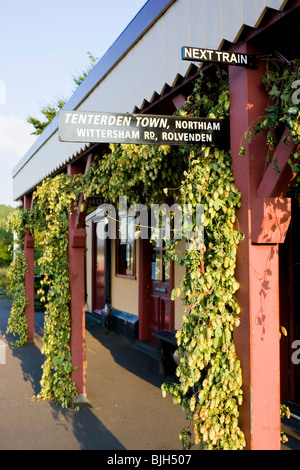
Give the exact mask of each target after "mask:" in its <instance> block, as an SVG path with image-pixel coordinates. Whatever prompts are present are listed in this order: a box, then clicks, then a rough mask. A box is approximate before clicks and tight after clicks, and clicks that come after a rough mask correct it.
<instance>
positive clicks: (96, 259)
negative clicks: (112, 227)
mask: <svg viewBox="0 0 300 470" xmlns="http://www.w3.org/2000/svg"><path fill="white" fill-rule="evenodd" d="M104 225H105V224H104V217H103V218H100V219H97V220H96V221H93V273H92V276H93V311H94V312H98V313H100V312H101V310H102V309H103V308H104V306H105V239H104V237H101V236H98V235H99V234H101V233H103V232H104V230H105V226H104ZM97 234H98V235H97Z"/></svg>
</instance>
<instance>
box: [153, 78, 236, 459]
mask: <svg viewBox="0 0 300 470" xmlns="http://www.w3.org/2000/svg"><path fill="white" fill-rule="evenodd" d="M217 77H218V82H215V83H216V84H215V85H213V84H211V83H210V82H209V85H208V86H205V83H203V81H202V80H199V81H197V83H196V86H195V90H194V93H193V95H192V96H191V97H189V99H188V101H187V105H186V106H185V108H184V109H182V110H181V113H183V114H184V115H191V116H195V115H198V113H199V112H201V114H202V113H203V112H204V111H203V110H205V111H206V114H207V116H208V117H210V118H226V117H227V116H228V112H229V106H230V99H229V91H228V81H227V74H226V72H225V71H224V70H218V71H217ZM216 89H217V90H218V92H217V93H216ZM202 115H203V114H202ZM183 176H184V178H183V180H182V185H181V200H182V201H183V203H186V204H187V203H189V204H191V206H192V208H193V210H194V211H195V209H196V205H197V204H203V205H204V244H203V245H202V246H201V245H200V246H199V240H197V239H196V240H191V244H190V248H189V250H188V251H187V252H186V253H184V254H183V256H182V255H178V253H177V251H176V241H175V242H174V243H173V245H172V246H170V247H169V249H168V256H169V257H170V258H172V259H173V260H174V261H176V262H177V263H179V264H181V265H184V266H185V268H186V274H185V276H184V279H183V281H182V283H181V286H180V288H178V287H177V288H176V289H175V290H174V291H173V298H175V297H177V296H180V295H181V296H182V299H183V302H184V304H185V305H187V312H186V315H185V316H184V317H183V327H182V329H181V330H179V331H178V332H177V341H178V350H177V355H178V361H179V365H178V367H177V371H176V374H177V377H178V379H179V383H176V382H175V383H171V384H167V383H166V384H163V386H162V392H163V396H166V395H167V394H170V395H172V396H173V401H174V403H175V404H180V405H181V406H182V409H183V410H184V412H185V414H186V418H187V420H189V421H190V423H191V424H190V426H189V427H186V428H185V429H183V430H182V432H181V435H180V438H181V440H182V443H183V447H184V448H185V449H188V448H190V447H192V446H193V445H194V444H195V445H197V446H199V447H200V448H201V449H208V450H212V449H231V450H233V449H242V448H243V447H244V446H245V438H244V434H243V432H242V431H241V429H240V428H239V426H238V418H239V411H238V407H239V405H240V404H241V403H242V372H241V365H240V361H239V360H238V358H237V355H236V350H235V346H234V343H233V332H234V328H235V327H237V326H238V325H239V313H240V308H239V306H238V303H237V301H236V299H235V297H234V294H235V292H236V291H237V289H238V288H239V284H238V282H237V281H236V280H235V278H234V270H235V264H236V254H237V247H238V243H239V241H240V239H241V238H242V235H241V234H240V233H239V232H238V231H237V230H236V228H235V223H236V219H235V210H236V208H237V207H240V196H241V195H240V193H239V191H238V190H237V188H236V187H235V186H234V179H233V176H232V170H231V156H230V154H229V152H228V151H226V150H220V149H211V148H208V147H202V148H200V149H193V150H192V151H191V153H190V165H189V168H188V170H187V171H185V172H184V175H183ZM194 230H195V227H194Z"/></svg>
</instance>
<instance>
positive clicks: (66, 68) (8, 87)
mask: <svg viewBox="0 0 300 470" xmlns="http://www.w3.org/2000/svg"><path fill="white" fill-rule="evenodd" d="M145 3H146V0H84V1H82V0H51V1H49V2H45V1H41V0H26V1H24V0H11V1H7V0H0V6H1V15H0V204H8V205H15V203H14V202H13V199H12V177H11V174H12V170H13V168H14V167H15V165H16V164H17V163H18V161H19V160H20V159H21V157H22V156H23V155H24V154H25V153H26V152H27V150H28V149H29V148H30V146H31V145H32V144H33V142H34V141H35V139H36V136H32V135H31V132H32V131H33V130H34V129H33V127H32V126H31V125H29V124H28V123H27V122H26V119H27V117H28V115H31V116H34V117H38V118H41V117H42V116H41V114H40V109H41V108H42V106H44V105H47V104H53V103H56V102H57V100H58V99H59V98H61V97H63V98H66V99H68V98H69V97H70V96H71V95H72V92H73V91H74V89H75V84H74V82H73V76H74V75H78V74H79V73H80V72H81V71H82V70H85V69H86V68H87V67H88V65H89V58H88V54H87V52H88V51H90V52H91V53H92V54H93V55H94V56H95V57H98V58H101V57H102V56H103V54H104V53H105V52H106V51H107V49H108V48H109V47H110V46H111V45H112V44H113V42H114V41H115V40H116V39H117V37H118V36H119V35H120V34H121V32H122V31H123V30H124V29H125V28H126V26H127V25H128V23H129V22H130V21H131V20H132V19H133V18H134V16H135V15H136V14H137V13H138V11H139V10H140V9H141V8H142V6H143V5H144V4H145Z"/></svg>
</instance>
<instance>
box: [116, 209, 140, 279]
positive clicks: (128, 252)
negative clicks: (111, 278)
mask: <svg viewBox="0 0 300 470" xmlns="http://www.w3.org/2000/svg"><path fill="white" fill-rule="evenodd" d="M135 230H136V228H135V216H130V215H127V214H126V215H119V230H118V237H117V240H116V275H118V276H127V277H133V278H134V277H135V237H134V234H135Z"/></svg>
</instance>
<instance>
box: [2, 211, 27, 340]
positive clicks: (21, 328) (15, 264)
mask: <svg viewBox="0 0 300 470" xmlns="http://www.w3.org/2000/svg"><path fill="white" fill-rule="evenodd" d="M24 216H25V213H24V212H23V211H21V210H20V209H17V210H15V211H14V212H13V213H11V214H10V216H9V217H8V222H7V224H8V228H10V229H11V230H12V231H13V232H14V233H15V239H14V242H13V244H12V246H11V250H13V261H12V262H11V265H10V266H9V268H8V275H7V279H8V294H9V295H10V296H11V297H12V306H11V313H10V317H9V320H8V327H7V330H6V333H12V334H13V336H17V337H18V339H17V340H16V341H14V342H12V345H13V346H18V347H20V346H23V345H24V344H25V343H26V342H27V340H28V334H27V321H26V315H25V307H26V305H27V304H28V299H27V297H26V293H25V274H26V271H27V262H26V257H25V253H24V235H25V223H24Z"/></svg>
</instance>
